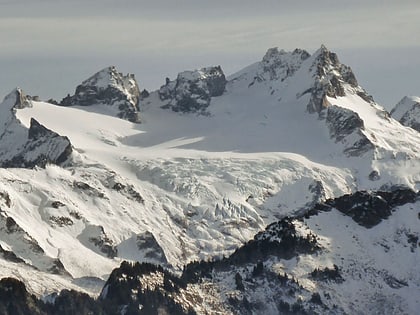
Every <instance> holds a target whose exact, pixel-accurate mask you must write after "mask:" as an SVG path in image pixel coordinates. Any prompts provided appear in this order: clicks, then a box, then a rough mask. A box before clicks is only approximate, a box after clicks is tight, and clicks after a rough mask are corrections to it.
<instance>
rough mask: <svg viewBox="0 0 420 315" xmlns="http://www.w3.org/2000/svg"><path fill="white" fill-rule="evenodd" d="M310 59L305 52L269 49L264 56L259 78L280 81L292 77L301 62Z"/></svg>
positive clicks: (300, 50)
mask: <svg viewBox="0 0 420 315" xmlns="http://www.w3.org/2000/svg"><path fill="white" fill-rule="evenodd" d="M309 57H310V54H309V53H308V52H307V51H306V50H302V49H295V50H294V51H293V52H286V51H285V50H283V49H281V50H279V49H278V48H277V47H274V48H270V49H268V50H267V52H266V54H265V55H264V57H263V59H262V61H261V66H262V73H261V74H260V76H263V77H265V78H266V79H269V80H281V81H283V80H284V79H285V78H287V77H289V76H292V75H293V74H294V73H295V72H296V71H297V70H298V69H299V68H300V66H301V64H302V62H303V61H305V60H306V59H308V58H309Z"/></svg>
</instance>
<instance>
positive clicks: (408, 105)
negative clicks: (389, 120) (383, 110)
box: [391, 96, 420, 132]
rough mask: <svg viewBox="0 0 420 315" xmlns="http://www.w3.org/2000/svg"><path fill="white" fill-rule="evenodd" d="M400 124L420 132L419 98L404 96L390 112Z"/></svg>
mask: <svg viewBox="0 0 420 315" xmlns="http://www.w3.org/2000/svg"><path fill="white" fill-rule="evenodd" d="M391 116H392V117H393V118H394V119H396V120H398V121H399V122H400V123H401V124H403V125H404V126H407V127H411V128H413V129H415V130H417V131H419V132H420V97H415V96H406V97H404V98H403V99H402V100H401V101H400V102H399V103H398V104H397V105H395V107H394V108H393V109H392V111H391Z"/></svg>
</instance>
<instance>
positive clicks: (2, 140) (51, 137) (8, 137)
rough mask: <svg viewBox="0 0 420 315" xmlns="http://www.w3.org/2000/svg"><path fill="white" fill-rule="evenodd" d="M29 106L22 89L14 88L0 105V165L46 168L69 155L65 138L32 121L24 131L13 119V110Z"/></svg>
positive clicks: (69, 147) (14, 117)
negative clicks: (0, 115) (0, 113)
mask: <svg viewBox="0 0 420 315" xmlns="http://www.w3.org/2000/svg"><path fill="white" fill-rule="evenodd" d="M28 106H31V101H30V99H29V98H28V97H26V96H25V93H24V92H23V91H22V90H21V89H15V90H14V91H12V92H11V93H10V94H9V95H8V96H6V98H5V100H4V101H3V103H1V104H0V110H1V112H2V117H1V119H0V120H1V122H0V166H1V167H25V168H33V167H35V166H39V167H45V165H46V164H48V163H52V164H58V165H60V164H62V163H64V162H65V161H67V160H68V158H69V157H70V155H71V153H72V145H71V143H70V140H69V139H68V138H67V137H63V136H60V135H58V134H57V133H55V132H54V131H52V130H49V129H47V128H45V127H44V126H42V125H41V124H40V123H39V122H38V121H36V120H35V119H31V122H30V127H29V129H27V128H26V127H25V126H23V125H22V124H21V123H20V121H19V120H18V119H17V118H16V114H15V112H16V110H17V109H22V108H24V107H28Z"/></svg>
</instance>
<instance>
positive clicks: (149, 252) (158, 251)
mask: <svg viewBox="0 0 420 315" xmlns="http://www.w3.org/2000/svg"><path fill="white" fill-rule="evenodd" d="M136 241H137V248H138V249H139V251H143V252H144V253H145V254H144V256H145V257H146V258H149V259H152V260H155V261H157V262H159V263H161V264H164V265H166V264H167V263H168V261H167V259H166V256H165V253H164V251H163V249H162V247H160V245H159V243H158V242H157V241H156V238H155V237H154V235H153V234H152V233H150V232H149V231H146V232H145V233H143V234H138V235H137V239H136Z"/></svg>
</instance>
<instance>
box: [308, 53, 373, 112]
mask: <svg viewBox="0 0 420 315" xmlns="http://www.w3.org/2000/svg"><path fill="white" fill-rule="evenodd" d="M312 58H313V61H312V65H311V67H310V72H311V73H312V76H313V77H314V79H315V80H314V84H313V86H312V87H311V88H310V89H309V90H307V91H305V92H306V93H308V92H310V93H311V97H310V100H309V103H308V106H307V109H308V111H309V112H310V113H314V112H317V113H319V112H320V111H321V110H322V109H324V108H325V107H326V101H325V97H326V96H329V97H334V98H336V97H339V96H345V94H346V86H347V87H348V88H350V89H352V90H353V92H354V93H355V94H357V95H359V96H360V97H362V98H363V99H365V100H366V101H368V102H373V99H372V97H371V96H369V95H367V93H366V92H365V91H364V90H363V89H362V88H361V87H360V86H359V85H358V83H357V80H356V77H355V75H354V74H353V71H352V70H351V68H350V67H348V66H346V65H344V64H342V63H341V62H340V61H339V59H338V57H337V54H336V53H333V52H331V51H329V50H328V49H327V48H326V47H325V46H324V45H322V46H321V48H320V49H318V50H317V51H316V52H315V53H314V54H313V56H312ZM306 93H304V94H306Z"/></svg>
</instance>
